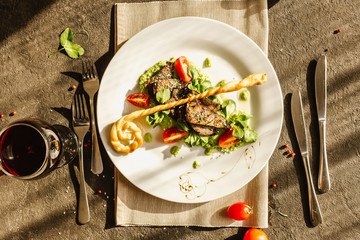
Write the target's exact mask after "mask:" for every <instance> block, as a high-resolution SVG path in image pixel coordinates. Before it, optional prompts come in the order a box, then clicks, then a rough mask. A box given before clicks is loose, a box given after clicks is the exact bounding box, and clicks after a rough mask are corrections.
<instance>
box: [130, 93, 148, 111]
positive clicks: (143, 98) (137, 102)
mask: <svg viewBox="0 0 360 240" xmlns="http://www.w3.org/2000/svg"><path fill="white" fill-rule="evenodd" d="M126 100H127V101H128V102H129V103H131V104H132V105H134V106H137V107H141V108H147V107H148V106H149V101H150V99H149V95H148V94H146V93H134V94H131V95H129V96H128V97H127V98H126Z"/></svg>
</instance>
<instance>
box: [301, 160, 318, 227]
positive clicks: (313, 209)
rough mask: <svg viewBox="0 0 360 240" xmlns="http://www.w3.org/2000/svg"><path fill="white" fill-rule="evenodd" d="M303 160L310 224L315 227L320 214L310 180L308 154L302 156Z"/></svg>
mask: <svg viewBox="0 0 360 240" xmlns="http://www.w3.org/2000/svg"><path fill="white" fill-rule="evenodd" d="M302 157H303V161H304V167H305V174H306V182H307V188H308V196H309V210H310V221H311V224H312V225H313V226H314V227H315V226H317V225H319V224H321V223H322V221H323V219H322V214H321V210H320V206H319V202H318V200H317V197H316V194H315V189H314V184H313V181H312V177H311V174H310V161H309V156H308V155H306V156H302Z"/></svg>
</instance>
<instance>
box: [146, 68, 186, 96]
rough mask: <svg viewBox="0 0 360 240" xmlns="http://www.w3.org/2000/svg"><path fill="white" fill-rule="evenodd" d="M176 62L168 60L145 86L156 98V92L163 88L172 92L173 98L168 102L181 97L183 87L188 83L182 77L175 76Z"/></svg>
mask: <svg viewBox="0 0 360 240" xmlns="http://www.w3.org/2000/svg"><path fill="white" fill-rule="evenodd" d="M173 66H174V64H173V63H172V62H167V64H166V65H165V66H164V67H163V68H162V69H161V70H160V71H159V72H158V73H157V74H156V75H155V76H154V77H152V78H150V79H149V80H148V81H147V82H146V83H145V84H144V87H145V88H146V89H147V90H148V93H149V94H150V95H151V96H152V97H153V98H154V99H156V93H157V92H158V91H160V90H162V89H169V91H170V92H171V96H172V97H171V98H170V99H169V100H168V101H167V102H166V103H169V102H173V101H176V100H179V99H180V98H181V96H180V95H181V94H180V93H181V92H182V89H185V87H186V86H187V84H188V83H185V82H184V81H182V80H180V79H176V78H173V76H172V72H173Z"/></svg>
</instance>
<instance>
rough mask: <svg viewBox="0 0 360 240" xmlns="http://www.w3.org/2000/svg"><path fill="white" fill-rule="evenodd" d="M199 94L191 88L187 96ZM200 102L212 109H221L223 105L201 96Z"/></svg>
mask: <svg viewBox="0 0 360 240" xmlns="http://www.w3.org/2000/svg"><path fill="white" fill-rule="evenodd" d="M196 94H199V93H198V92H196V91H193V90H190V92H189V93H188V95H187V97H191V96H193V95H196ZM199 101H200V103H201V104H202V105H204V106H206V107H207V108H209V109H210V110H211V111H214V112H216V111H218V110H220V109H221V105H220V104H218V103H216V102H214V101H212V100H210V99H209V98H200V99H199Z"/></svg>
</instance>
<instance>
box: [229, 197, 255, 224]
mask: <svg viewBox="0 0 360 240" xmlns="http://www.w3.org/2000/svg"><path fill="white" fill-rule="evenodd" d="M251 214H252V208H251V207H250V206H249V205H247V204H246V203H244V202H237V203H234V204H232V205H231V206H230V207H229V208H228V209H227V215H228V217H229V218H231V219H234V220H238V221H241V220H245V219H247V218H248V217H249V216H250V215H251Z"/></svg>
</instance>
